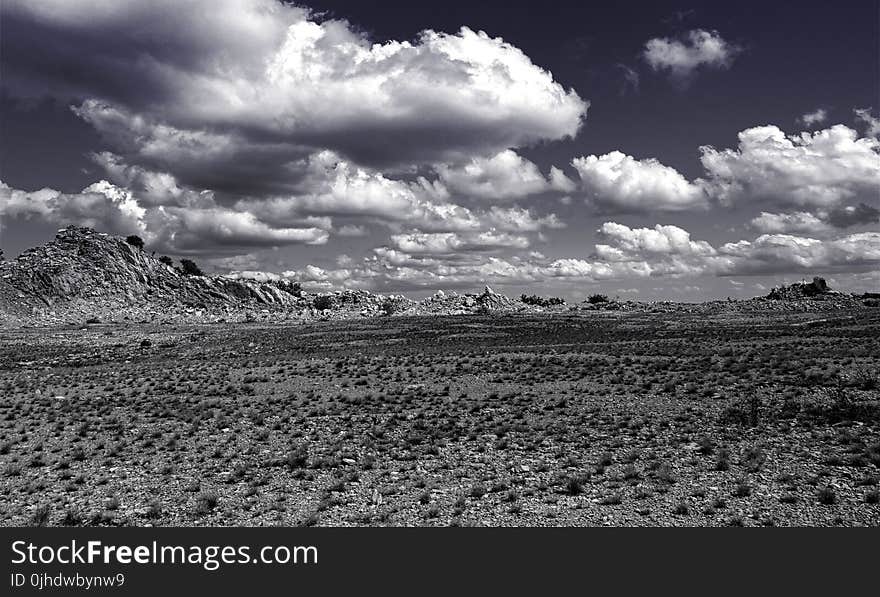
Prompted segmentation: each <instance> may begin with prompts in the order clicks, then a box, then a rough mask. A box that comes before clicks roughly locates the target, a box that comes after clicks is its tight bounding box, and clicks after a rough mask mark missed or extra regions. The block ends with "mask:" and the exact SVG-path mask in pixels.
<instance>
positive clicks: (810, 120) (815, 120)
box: [798, 108, 828, 128]
mask: <svg viewBox="0 0 880 597" xmlns="http://www.w3.org/2000/svg"><path fill="white" fill-rule="evenodd" d="M826 120H828V111H827V110H825V109H824V108H817V109H816V110H814V111H812V112H807V113H806V114H804V115H802V116H801V117H800V118H798V122H800V123H801V124H803V125H804V126H806V127H808V128H810V127H812V126H813V125H816V124H822V123H823V122H825V121H826Z"/></svg>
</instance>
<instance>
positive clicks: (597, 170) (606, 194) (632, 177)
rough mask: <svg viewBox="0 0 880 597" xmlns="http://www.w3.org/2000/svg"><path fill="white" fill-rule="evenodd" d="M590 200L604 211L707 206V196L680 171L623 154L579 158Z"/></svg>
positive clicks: (579, 170) (575, 162)
mask: <svg viewBox="0 0 880 597" xmlns="http://www.w3.org/2000/svg"><path fill="white" fill-rule="evenodd" d="M572 166H573V167H574V169H575V170H576V171H577V173H578V175H579V176H580V182H581V189H582V190H583V191H584V193H585V194H586V197H587V199H588V201H590V202H591V203H592V204H594V205H595V206H596V207H598V208H599V209H601V210H604V211H618V212H627V211H680V210H689V209H694V208H701V207H705V206H706V203H707V202H706V196H705V194H704V192H703V190H702V189H701V188H700V187H699V186H698V185H696V184H694V183H692V182H690V181H688V180H687V179H686V178H685V177H684V176H682V175H681V174H680V173H679V172H678V171H677V170H675V169H674V168H671V167H669V166H665V165H663V164H661V163H660V162H659V161H657V160H655V159H653V158H649V159H643V160H637V159H635V158H633V157H632V156H629V155H626V154H624V153H621V152H619V151H612V152H611V153H607V154H605V155H602V156H595V155H590V156H586V157H579V158H575V159H574V160H573V161H572Z"/></svg>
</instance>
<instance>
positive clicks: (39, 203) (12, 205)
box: [0, 180, 329, 254]
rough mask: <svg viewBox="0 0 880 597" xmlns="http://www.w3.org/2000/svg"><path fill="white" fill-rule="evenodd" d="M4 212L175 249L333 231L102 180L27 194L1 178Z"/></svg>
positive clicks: (320, 239)
mask: <svg viewBox="0 0 880 597" xmlns="http://www.w3.org/2000/svg"><path fill="white" fill-rule="evenodd" d="M0 215H4V216H8V217H23V218H28V217H32V216H38V217H41V218H43V219H44V220H46V221H50V222H53V223H55V224H58V225H67V224H77V225H80V226H88V227H91V228H96V229H98V230H102V231H106V232H110V233H115V234H139V235H141V236H142V237H143V238H144V240H145V241H146V242H147V243H148V244H149V245H150V247H151V248H152V249H156V250H161V251H166V252H171V253H192V254H236V253H241V252H246V251H247V250H249V249H251V248H253V247H270V246H278V245H288V244H323V243H325V242H327V238H328V236H329V235H328V233H327V232H326V231H324V230H322V229H319V228H315V227H306V228H289V227H287V228H285V227H282V228H278V227H273V226H270V225H269V224H267V223H265V222H263V221H261V220H259V219H258V218H257V217H256V216H255V215H254V214H252V213H250V212H247V211H237V210H232V209H229V208H226V207H222V206H219V205H216V204H214V203H213V202H211V203H210V204H206V203H205V202H202V204H200V205H199V206H198V207H189V206H187V207H181V206H175V205H160V206H150V205H148V204H146V205H142V204H141V202H140V201H139V200H138V198H137V197H135V196H134V195H133V194H132V193H131V191H129V190H127V189H122V188H119V187H117V186H115V185H113V184H112V183H110V182H107V181H103V180H102V181H100V182H97V183H94V184H92V185H89V186H88V187H86V188H85V189H83V191H82V192H81V193H61V192H59V191H56V190H54V189H42V190H40V191H36V192H33V193H28V192H25V191H21V190H18V189H13V188H11V187H9V186H8V185H6V184H4V183H2V182H0Z"/></svg>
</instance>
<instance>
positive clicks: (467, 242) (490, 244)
mask: <svg viewBox="0 0 880 597" xmlns="http://www.w3.org/2000/svg"><path fill="white" fill-rule="evenodd" d="M391 242H392V244H393V245H394V248H396V249H397V250H398V251H400V252H402V253H407V254H409V255H459V254H460V253H463V252H470V251H492V250H496V249H505V248H514V249H525V248H528V246H529V245H530V242H529V239H528V237H526V236H522V235H513V234H510V233H507V232H498V231H494V230H490V231H487V232H478V233H471V234H468V233H456V232H435V233H424V232H414V233H408V234H394V235H392V236H391Z"/></svg>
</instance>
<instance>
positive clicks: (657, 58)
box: [642, 29, 742, 80]
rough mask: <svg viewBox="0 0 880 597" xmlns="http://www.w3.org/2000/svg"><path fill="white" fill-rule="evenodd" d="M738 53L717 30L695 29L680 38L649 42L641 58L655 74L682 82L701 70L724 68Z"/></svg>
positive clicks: (655, 39) (651, 40)
mask: <svg viewBox="0 0 880 597" xmlns="http://www.w3.org/2000/svg"><path fill="white" fill-rule="evenodd" d="M741 51H742V49H741V48H740V47H739V46H737V45H735V44H731V43H729V42H727V41H725V40H724V39H723V38H722V37H721V36H720V35H719V34H718V32H717V31H705V30H703V29H694V30H692V31H689V32H688V33H686V34H685V35H684V36H682V38H681V39H670V38H654V39H650V40H648V42H647V43H645V49H644V51H643V52H642V57H643V58H644V59H645V61H646V62H647V63H648V64H649V65H650V66H651V68H653V69H654V70H655V71H660V70H665V71H669V72H670V73H671V74H672V75H673V76H674V77H676V78H678V79H680V80H683V79H687V78H688V77H690V76H691V75H692V74H693V73H694V72H695V71H696V70H697V69H699V68H701V67H703V68H716V69H721V68H727V67H729V66H730V65H731V63H732V62H733V59H734V58H735V57H736V55H737V54H739V53H740V52H741Z"/></svg>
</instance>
